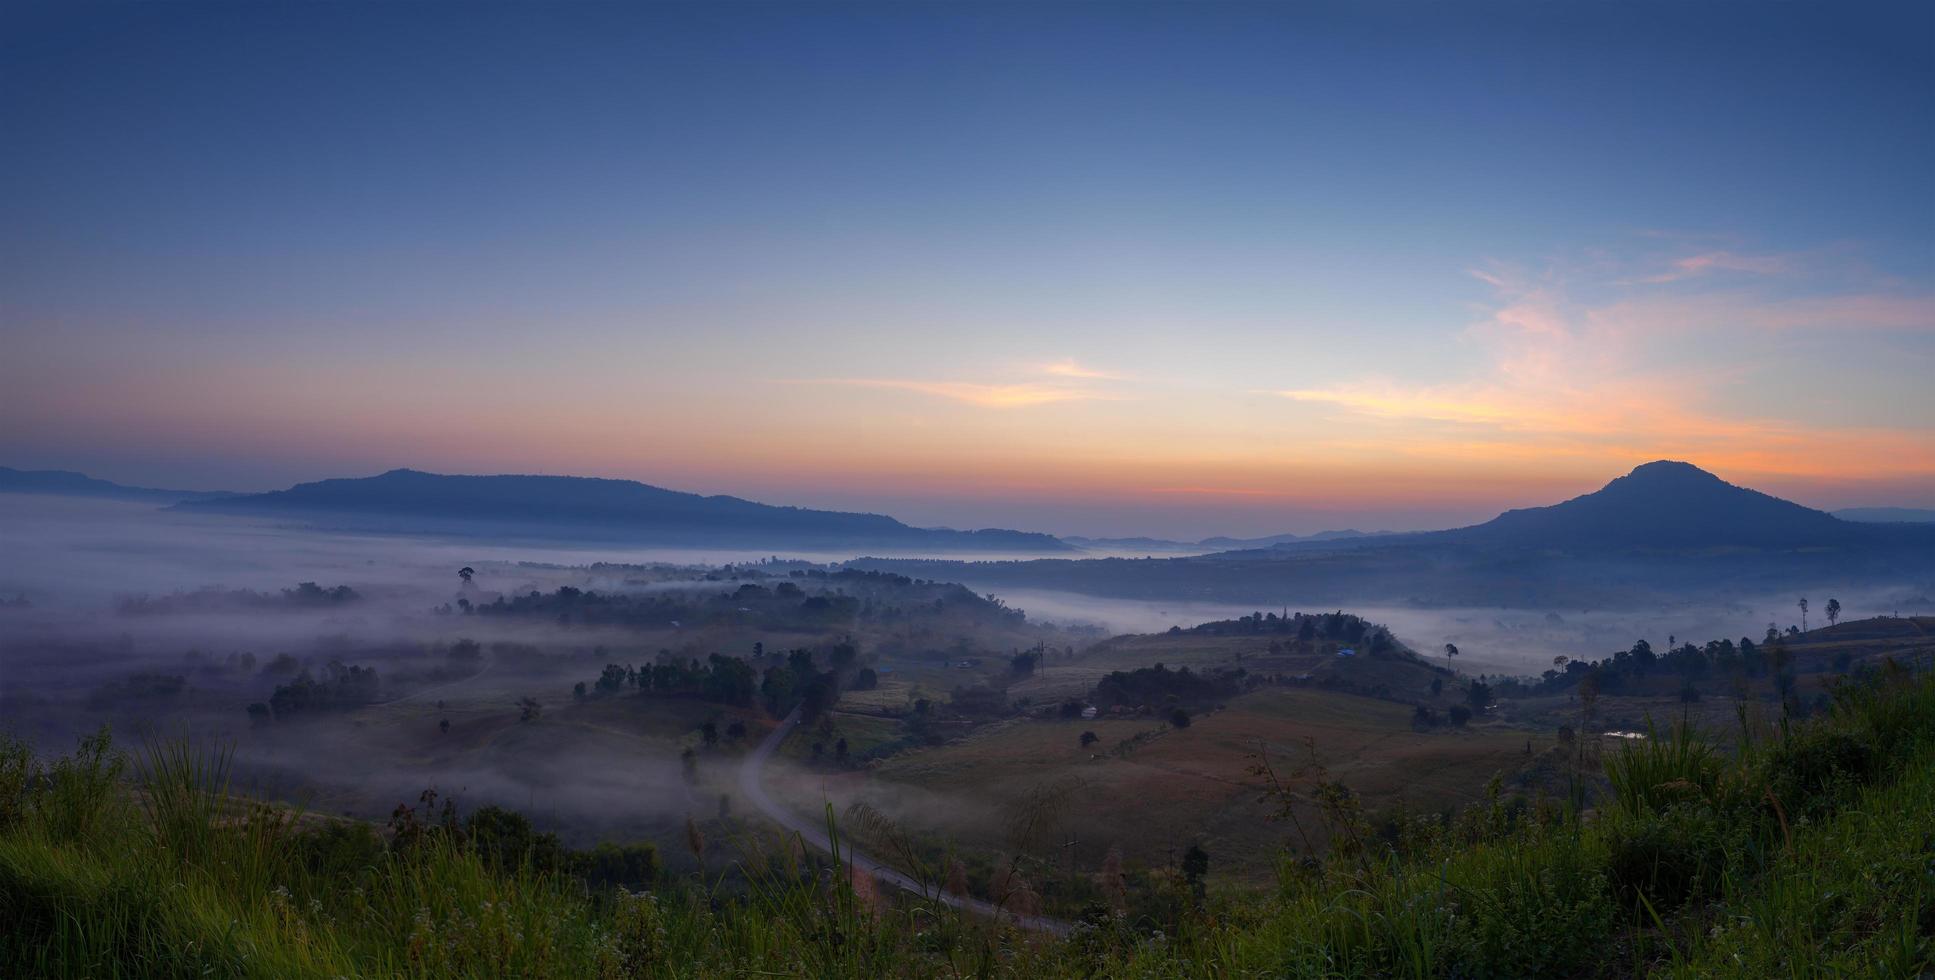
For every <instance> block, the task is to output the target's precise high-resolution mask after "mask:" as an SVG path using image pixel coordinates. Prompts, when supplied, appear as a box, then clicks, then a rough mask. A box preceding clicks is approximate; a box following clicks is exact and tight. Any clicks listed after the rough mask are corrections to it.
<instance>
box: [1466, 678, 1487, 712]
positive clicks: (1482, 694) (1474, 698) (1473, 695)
mask: <svg viewBox="0 0 1935 980" xmlns="http://www.w3.org/2000/svg"><path fill="white" fill-rule="evenodd" d="M1465 702H1466V703H1467V704H1470V705H1471V710H1473V711H1475V712H1477V713H1479V714H1481V715H1482V714H1484V713H1485V709H1486V708H1488V707H1490V706H1491V703H1492V686H1491V685H1490V684H1487V683H1485V682H1484V681H1472V682H1471V686H1470V687H1468V688H1466V689H1465Z"/></svg>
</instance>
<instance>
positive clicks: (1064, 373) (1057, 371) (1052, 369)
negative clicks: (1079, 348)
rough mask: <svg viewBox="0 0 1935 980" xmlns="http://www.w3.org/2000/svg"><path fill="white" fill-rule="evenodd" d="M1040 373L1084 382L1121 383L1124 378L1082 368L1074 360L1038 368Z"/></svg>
mask: <svg viewBox="0 0 1935 980" xmlns="http://www.w3.org/2000/svg"><path fill="white" fill-rule="evenodd" d="M1039 370H1040V371H1041V373H1043V374H1052V375H1054V376H1056V377H1058V378H1079V379H1082V380H1085V381H1122V380H1125V377H1124V376H1123V375H1120V374H1115V373H1113V372H1110V371H1098V370H1096V369H1094V368H1090V367H1084V366H1082V365H1081V364H1079V363H1077V362H1076V361H1075V359H1074V358H1063V359H1061V360H1059V361H1051V362H1049V363H1047V364H1043V365H1041V366H1040V369H1039Z"/></svg>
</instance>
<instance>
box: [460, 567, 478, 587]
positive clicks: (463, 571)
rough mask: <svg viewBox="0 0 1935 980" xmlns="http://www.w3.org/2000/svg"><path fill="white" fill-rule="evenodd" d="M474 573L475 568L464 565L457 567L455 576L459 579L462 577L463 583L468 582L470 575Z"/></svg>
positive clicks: (466, 583)
mask: <svg viewBox="0 0 1935 980" xmlns="http://www.w3.org/2000/svg"><path fill="white" fill-rule="evenodd" d="M475 574H477V570H476V569H474V568H472V567H470V566H469V565H465V566H464V567H462V568H459V569H457V577H458V578H460V579H463V580H464V584H465V585H469V584H470V577H471V576H472V575H475Z"/></svg>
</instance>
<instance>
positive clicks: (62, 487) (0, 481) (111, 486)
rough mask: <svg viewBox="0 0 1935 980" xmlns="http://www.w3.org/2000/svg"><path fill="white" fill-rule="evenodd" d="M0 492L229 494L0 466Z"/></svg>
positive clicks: (171, 497) (142, 496) (166, 497)
mask: <svg viewBox="0 0 1935 980" xmlns="http://www.w3.org/2000/svg"><path fill="white" fill-rule="evenodd" d="M0 493H45V494H57V495H60V496H67V497H113V498H117V499H122V500H152V501H155V502H157V503H160V502H172V501H181V500H211V499H214V498H217V497H226V496H230V494H229V492H228V491H226V490H161V489H157V488H154V487H130V486H124V485H122V484H119V483H112V482H109V481H107V480H100V479H96V478H94V477H91V476H88V475H87V474H85V473H75V472H73V471H72V470H17V469H14V468H13V467H10V466H0Z"/></svg>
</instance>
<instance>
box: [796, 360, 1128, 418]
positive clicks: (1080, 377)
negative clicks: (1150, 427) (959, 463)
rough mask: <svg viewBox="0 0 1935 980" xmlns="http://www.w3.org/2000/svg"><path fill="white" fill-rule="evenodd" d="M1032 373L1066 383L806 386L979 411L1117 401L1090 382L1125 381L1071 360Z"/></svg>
mask: <svg viewBox="0 0 1935 980" xmlns="http://www.w3.org/2000/svg"><path fill="white" fill-rule="evenodd" d="M1031 370H1033V371H1035V372H1037V373H1040V374H1046V375H1051V376H1053V377H1056V378H1062V379H1066V380H1063V381H1047V382H1042V381H1022V382H1013V383H1007V384H1001V383H985V382H975V381H926V380H914V379H900V378H826V379H818V380H814V381H809V382H806V383H809V384H831V385H847V386H849V387H855V388H887V389H892V390H896V391H912V392H916V393H918V394H922V395H928V396H931V397H934V398H945V399H948V400H950V401H957V402H963V403H965V404H969V405H978V406H980V407H982V408H1028V407H1031V406H1035V405H1052V404H1055V403H1057V402H1079V401H1116V400H1120V396H1118V395H1116V394H1112V393H1109V392H1106V391H1104V390H1102V389H1100V388H1098V387H1097V386H1095V385H1094V384H1090V383H1089V382H1096V381H1123V380H1127V379H1126V377H1125V376H1123V375H1120V374H1113V373H1110V372H1108V371H1098V370H1095V369H1093V368H1088V367H1084V366H1082V365H1081V364H1079V363H1077V362H1076V361H1075V360H1074V359H1073V358H1063V359H1062V360H1059V361H1052V362H1049V363H1046V364H1038V365H1035V366H1034V367H1033V368H1032V369H1031Z"/></svg>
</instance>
